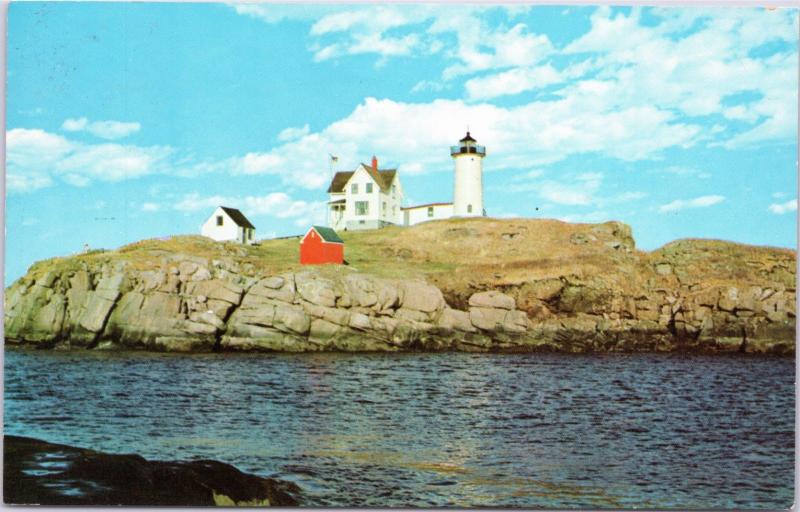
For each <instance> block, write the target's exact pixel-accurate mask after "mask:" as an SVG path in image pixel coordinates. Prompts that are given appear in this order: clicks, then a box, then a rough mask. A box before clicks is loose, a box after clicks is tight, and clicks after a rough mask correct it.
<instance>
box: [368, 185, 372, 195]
mask: <svg viewBox="0 0 800 512" xmlns="http://www.w3.org/2000/svg"><path fill="white" fill-rule="evenodd" d="M371 193H372V183H367V194H371Z"/></svg>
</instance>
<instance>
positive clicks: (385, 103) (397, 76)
mask: <svg viewBox="0 0 800 512" xmlns="http://www.w3.org/2000/svg"><path fill="white" fill-rule="evenodd" d="M797 29H798V11H797V10H796V9H784V8H777V9H772V10H769V9H763V8H747V9H745V8H724V9H719V8H716V9H699V8H620V9H616V8H613V9H612V8H608V7H600V8H594V7H576V6H569V7H559V6H546V7H543V6H539V7H525V6H513V7H503V6H496V5H494V6H480V5H468V6H452V5H391V4H389V5H349V6H348V5H323V6H313V5H306V4H300V5H288V6H287V5H269V4H249V5H245V4H238V5H226V4H146V3H118V4H103V3H33V2H32V3H12V4H11V5H10V6H9V19H8V34H9V35H8V88H7V94H8V97H7V131H6V142H7V162H6V173H7V175H6V188H7V203H6V233H7V238H6V283H9V282H10V281H12V280H13V279H16V278H17V277H19V276H20V275H22V274H23V273H24V272H25V270H26V269H27V268H28V267H29V266H30V265H31V264H32V263H33V262H34V261H36V260H39V259H42V258H47V257H52V256H58V255H66V254H71V253H75V252H78V251H80V250H81V249H82V247H83V245H84V244H86V243H88V244H89V245H90V246H91V247H93V248H114V247H118V246H120V245H123V244H126V243H130V242H133V241H136V240H139V239H142V238H152V237H162V236H167V235H170V234H179V233H198V232H199V226H200V224H201V223H202V222H203V221H204V220H205V218H206V217H207V216H208V215H209V214H210V212H211V211H212V209H213V207H215V206H216V205H218V204H226V205H229V206H234V207H238V208H240V209H242V210H243V211H244V212H245V214H246V215H247V216H248V217H249V218H250V219H251V220H252V221H253V222H254V224H255V225H256V226H257V228H258V236H259V237H271V236H276V235H278V236H280V235H289V234H296V233H299V232H301V231H303V230H304V229H305V228H306V227H307V226H308V225H309V224H310V223H312V222H320V221H322V220H323V219H324V201H325V200H326V195H325V189H326V188H327V183H328V181H329V179H330V170H329V161H328V155H329V154H335V155H337V156H338V157H339V160H338V163H337V164H336V170H352V169H353V168H354V167H355V166H356V165H357V164H358V162H362V161H364V162H368V161H369V160H370V158H371V157H372V155H373V154H375V155H377V156H378V159H379V161H380V164H381V167H384V166H385V167H398V168H399V170H400V176H401V180H402V182H403V184H404V188H405V191H406V203H407V204H409V205H410V204H418V203H425V202H432V201H449V200H451V199H452V169H453V164H452V162H451V160H450V157H449V153H448V146H449V145H450V144H453V143H455V142H456V141H457V140H458V139H459V138H460V137H461V136H463V133H464V131H465V129H466V127H467V126H469V128H470V130H471V132H472V134H473V135H474V136H475V137H476V138H477V139H478V141H479V142H480V143H481V144H485V145H486V146H487V151H488V156H487V158H486V160H485V162H484V169H485V176H484V183H485V203H486V209H487V212H488V214H489V215H491V216H502V217H511V216H522V217H547V218H559V219H564V220H569V221H574V222H600V221H605V220H612V219H614V220H621V221H624V222H626V223H628V224H630V225H631V226H632V227H633V230H634V235H635V237H636V239H637V243H638V245H639V247H640V248H643V249H646V250H650V249H654V248H656V247H658V246H660V245H663V244H664V243H667V242H669V241H671V240H674V239H677V238H685V237H704V238H721V239H728V240H735V241H740V242H746V243H752V244H766V245H775V246H785V247H794V246H795V245H796V210H797V176H796V169H797V160H796V155H797V87H798V84H797V74H798V69H797V62H798V56H797V51H798V46H797Z"/></svg>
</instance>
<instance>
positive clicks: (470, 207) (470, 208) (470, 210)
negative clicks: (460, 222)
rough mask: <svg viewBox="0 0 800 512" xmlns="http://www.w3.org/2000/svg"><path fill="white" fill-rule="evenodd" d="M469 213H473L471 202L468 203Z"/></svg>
mask: <svg viewBox="0 0 800 512" xmlns="http://www.w3.org/2000/svg"><path fill="white" fill-rule="evenodd" d="M467 213H472V205H471V204H468V205H467Z"/></svg>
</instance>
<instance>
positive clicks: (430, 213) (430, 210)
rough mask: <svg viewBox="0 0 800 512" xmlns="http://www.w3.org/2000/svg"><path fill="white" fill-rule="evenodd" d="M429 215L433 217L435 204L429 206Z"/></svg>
mask: <svg viewBox="0 0 800 512" xmlns="http://www.w3.org/2000/svg"><path fill="white" fill-rule="evenodd" d="M428 217H433V206H429V207H428Z"/></svg>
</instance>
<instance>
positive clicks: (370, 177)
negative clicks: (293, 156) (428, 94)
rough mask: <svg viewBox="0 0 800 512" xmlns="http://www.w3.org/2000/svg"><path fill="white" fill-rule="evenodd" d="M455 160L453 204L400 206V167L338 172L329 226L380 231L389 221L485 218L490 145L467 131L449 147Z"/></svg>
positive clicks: (332, 188) (409, 222)
mask: <svg viewBox="0 0 800 512" xmlns="http://www.w3.org/2000/svg"><path fill="white" fill-rule="evenodd" d="M450 156H451V157H452V158H453V160H454V163H455V172H454V180H453V181H454V183H453V202H451V203H444V202H437V203H429V204H421V205H417V206H402V204H403V187H402V186H401V185H400V176H399V174H398V172H397V170H396V169H378V159H377V158H375V157H374V156H373V157H372V165H367V164H363V163H362V164H360V165H359V166H358V167H357V168H356V170H355V171H349V172H337V173H336V174H335V175H334V176H333V179H332V180H331V184H330V187H328V194H329V198H330V199H329V201H328V225H329V226H330V227H331V228H333V229H335V230H342V231H346V230H357V229H377V228H382V227H385V226H388V225H392V224H395V225H402V226H411V225H414V224H419V223H420V222H427V221H430V220H438V219H449V218H451V217H479V216H485V215H486V210H485V209H484V207H483V159H484V158H485V157H486V148H485V147H484V146H479V145H478V144H477V141H476V140H475V139H474V138H472V136H471V135H470V134H469V132H467V135H466V136H465V137H464V138H462V139H461V140H460V141H458V145H456V146H450Z"/></svg>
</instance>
